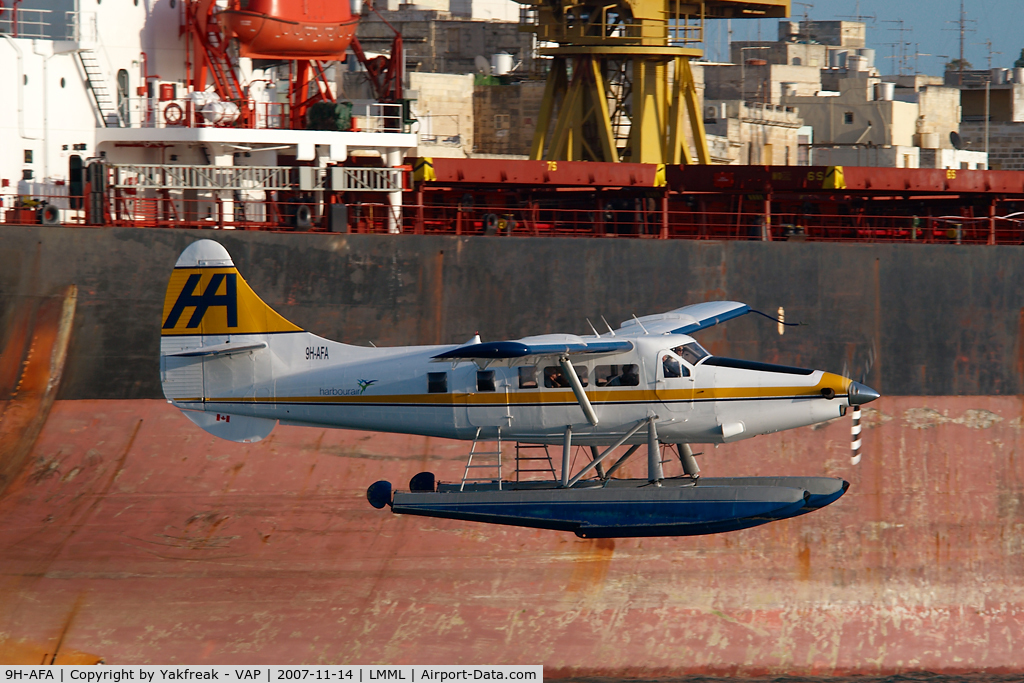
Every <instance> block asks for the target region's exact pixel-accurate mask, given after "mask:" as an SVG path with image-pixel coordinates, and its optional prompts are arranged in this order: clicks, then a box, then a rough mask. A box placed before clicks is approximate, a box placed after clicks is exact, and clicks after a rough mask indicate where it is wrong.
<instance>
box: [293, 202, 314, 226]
mask: <svg viewBox="0 0 1024 683" xmlns="http://www.w3.org/2000/svg"><path fill="white" fill-rule="evenodd" d="M294 224H295V227H296V228H300V229H303V230H307V229H309V228H312V227H313V212H312V211H310V210H309V207H308V206H306V205H305V204H299V205H298V206H297V207H295V221H294Z"/></svg>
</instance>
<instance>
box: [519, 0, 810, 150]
mask: <svg viewBox="0 0 1024 683" xmlns="http://www.w3.org/2000/svg"><path fill="white" fill-rule="evenodd" d="M518 1H519V2H520V3H521V4H524V5H527V6H528V8H529V9H530V12H529V14H530V16H531V18H532V22H531V23H530V24H529V25H527V26H524V27H522V30H527V31H532V32H534V33H536V34H537V40H538V41H539V42H540V43H542V44H543V43H548V44H551V43H554V44H556V46H555V47H542V48H541V50H540V53H541V54H543V55H547V56H550V57H551V58H552V60H551V69H550V71H549V72H548V78H547V85H546V87H545V89H544V99H543V102H542V104H541V110H540V115H539V117H538V119H537V129H536V131H535V133H534V138H533V146H532V148H531V152H530V158H531V159H550V160H568V161H611V162H618V161H630V162H635V163H655V164H657V163H667V164H681V163H682V164H690V163H693V157H692V156H691V153H690V147H689V143H688V142H687V138H686V135H685V123H684V118H685V119H686V120H687V121H688V122H689V126H690V130H691V137H692V139H693V142H694V145H695V147H696V150H695V151H696V156H697V163H699V164H708V163H710V162H711V158H710V155H709V153H708V145H707V139H706V138H705V135H704V121H703V116H702V112H701V111H699V107H698V102H697V90H696V88H695V86H694V81H693V73H692V71H691V69H690V60H691V59H694V58H698V57H700V56H701V55H702V54H703V52H702V50H701V49H700V45H701V44H702V43H703V42H704V25H705V21H706V20H707V19H729V18H737V19H739V18H748V19H751V18H753V19H764V18H772V17H786V16H788V15H789V10H790V1H789V0H708V1H707V2H680V0H617V1H616V0H611V1H609V0H583V1H582V2H576V1H575V0H518ZM684 106H685V108H686V114H685V117H684V113H683V108H684Z"/></svg>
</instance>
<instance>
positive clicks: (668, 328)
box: [618, 301, 750, 337]
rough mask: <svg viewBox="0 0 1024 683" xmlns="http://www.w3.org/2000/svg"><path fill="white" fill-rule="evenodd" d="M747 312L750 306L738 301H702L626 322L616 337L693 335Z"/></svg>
mask: <svg viewBox="0 0 1024 683" xmlns="http://www.w3.org/2000/svg"><path fill="white" fill-rule="evenodd" d="M747 313H750V306H748V305H746V304H744V303H740V302H739V301H705V302H704V303H701V304H693V305H691V306H683V307H682V308H676V309H673V310H671V311H668V312H667V313H656V314H654V315H645V316H643V317H642V318H633V319H631V320H626V321H625V322H623V323H622V325H621V326H620V327H619V330H620V332H618V334H619V335H626V336H630V337H633V336H640V335H643V334H693V333H694V332H697V331H698V330H704V329H707V328H709V327H713V326H715V325H717V324H718V323H724V322H725V321H727V320H732V319H733V318H738V317H740V316H741V315H746V314H747Z"/></svg>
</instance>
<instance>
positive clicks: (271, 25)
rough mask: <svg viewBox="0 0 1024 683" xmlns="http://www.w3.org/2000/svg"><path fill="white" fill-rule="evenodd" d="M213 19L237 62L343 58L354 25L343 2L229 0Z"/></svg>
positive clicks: (347, 6)
mask: <svg viewBox="0 0 1024 683" xmlns="http://www.w3.org/2000/svg"><path fill="white" fill-rule="evenodd" d="M217 19H218V21H219V22H220V25H221V27H223V29H224V31H225V32H226V33H227V34H228V35H229V36H230V37H234V38H237V39H238V42H239V43H240V47H241V56H243V57H253V58H256V59H322V60H332V59H338V60H341V59H344V58H345V50H346V49H347V48H348V46H349V43H351V42H352V36H353V35H354V34H355V30H356V23H357V22H358V21H359V20H358V18H357V17H353V16H352V12H351V11H350V10H349V3H348V2H345V1H344V0H342V1H341V2H339V0H232V2H231V3H230V5H229V6H228V9H226V10H223V11H222V12H220V13H218V14H217Z"/></svg>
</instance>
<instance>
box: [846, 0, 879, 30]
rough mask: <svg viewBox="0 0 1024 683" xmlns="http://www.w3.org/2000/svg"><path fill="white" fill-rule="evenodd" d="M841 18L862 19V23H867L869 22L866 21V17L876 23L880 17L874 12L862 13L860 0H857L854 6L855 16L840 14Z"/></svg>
mask: <svg viewBox="0 0 1024 683" xmlns="http://www.w3.org/2000/svg"><path fill="white" fill-rule="evenodd" d="M839 18H840V19H854V20H856V21H860V22H862V23H867V22H864V19H870V20H871V23H872V24H873V23H875V21H876V20H877V19H878V17H876V16H875V15H873V14H871V15H868V14H861V13H860V0H857V2H856V3H854V6H853V16H840V17H839Z"/></svg>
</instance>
